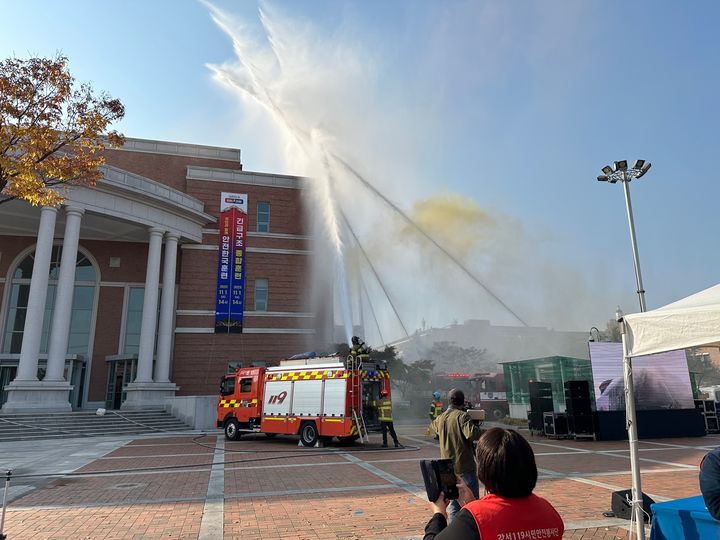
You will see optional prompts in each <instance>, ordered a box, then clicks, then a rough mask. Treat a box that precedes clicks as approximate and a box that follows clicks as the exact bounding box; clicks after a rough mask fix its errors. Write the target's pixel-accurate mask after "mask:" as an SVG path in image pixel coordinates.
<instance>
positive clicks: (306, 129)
mask: <svg viewBox="0 0 720 540" xmlns="http://www.w3.org/2000/svg"><path fill="white" fill-rule="evenodd" d="M0 9H2V13H3V16H2V18H0V58H5V57H8V56H19V57H23V56H28V55H39V56H51V55H54V54H55V53H56V52H58V51H59V52H62V53H63V54H65V55H67V56H68V57H69V60H70V69H71V71H72V72H73V74H74V75H75V77H76V78H77V79H78V80H80V81H89V82H92V84H93V86H94V87H95V88H96V89H98V90H104V91H107V92H108V93H110V94H111V95H113V96H116V97H118V98H120V99H121V100H122V101H123V103H124V104H125V106H126V117H125V119H124V120H123V121H122V122H121V123H120V124H118V126H117V127H118V129H119V130H120V131H121V132H123V133H124V134H125V135H126V136H130V137H139V138H149V139H160V140H171V141H180V142H188V143H197V144H207V145H218V146H227V147H234V148H241V150H242V156H243V157H242V161H243V165H244V168H245V170H253V171H262V172H269V173H282V174H298V175H307V176H314V175H315V174H318V175H319V176H321V177H322V176H323V174H325V173H323V171H322V168H321V167H319V165H318V159H319V158H318V156H319V155H325V154H327V155H330V156H331V158H332V159H335V158H339V157H340V158H342V160H344V162H346V163H349V164H351V165H352V166H353V167H354V168H355V169H356V170H358V171H360V173H361V174H362V175H364V176H365V177H366V179H368V180H370V181H371V183H373V184H374V185H375V186H376V187H377V189H378V190H379V191H381V192H382V193H383V194H384V195H385V196H386V197H387V198H388V199H390V200H391V201H393V202H394V203H395V204H396V205H397V206H398V207H399V208H400V209H401V210H403V211H404V212H406V213H407V214H408V215H410V216H411V217H412V218H413V219H414V220H416V221H417V222H419V223H421V225H422V227H423V229H424V230H425V231H426V232H429V233H430V234H431V235H432V236H433V237H434V238H435V239H436V240H438V242H439V243H440V244H441V245H443V246H446V247H447V249H448V250H450V251H451V252H452V254H453V255H455V256H456V257H457V258H459V260H460V261H461V262H462V263H463V265H464V266H465V267H466V268H468V269H469V270H470V272H471V273H472V274H473V275H475V276H476V277H477V278H478V279H479V281H481V282H482V283H483V284H484V285H485V286H486V287H487V288H488V289H490V290H492V291H493V294H495V295H496V296H497V297H499V298H500V299H502V301H503V302H504V303H506V305H508V306H509V307H510V308H511V310H512V311H513V312H515V313H516V314H518V315H519V316H520V317H521V318H522V319H523V320H524V321H525V322H527V323H529V324H533V325H540V326H546V327H550V328H556V329H562V330H587V329H589V327H590V326H598V327H601V328H602V327H604V324H605V321H606V320H607V319H609V318H611V317H612V316H613V314H614V312H615V308H616V307H617V306H618V305H619V306H621V308H622V309H623V310H624V311H625V312H626V313H630V312H635V311H638V309H639V308H638V301H637V295H636V293H635V290H636V285H635V276H634V272H633V264H632V253H631V247H630V240H629V234H628V225H627V218H626V215H625V204H624V199H623V193H622V186H620V185H617V184H616V185H610V184H604V183H600V182H597V180H596V177H597V175H598V174H600V168H601V167H602V166H603V165H605V164H608V163H611V162H612V161H613V160H619V159H628V160H635V159H638V158H642V159H646V160H648V161H650V162H652V169H651V170H650V172H649V173H648V174H647V175H646V176H645V177H643V178H642V179H640V180H637V181H634V182H633V183H632V184H631V194H632V201H633V210H634V214H635V216H634V217H635V224H636V231H637V238H638V246H639V255H640V262H641V269H642V275H643V281H644V286H645V290H646V291H647V292H646V299H647V305H648V308H649V309H652V308H655V307H660V306H662V305H664V304H667V303H669V302H672V301H674V300H677V299H679V298H682V297H684V296H686V295H688V294H691V293H693V292H696V291H699V290H701V289H703V288H706V287H709V286H711V285H714V284H716V283H717V282H718V281H720V280H719V279H718V277H720V272H718V271H717V270H716V268H718V267H720V250H719V249H717V248H716V246H715V244H716V243H717V242H716V237H717V232H718V230H720V212H717V211H716V206H717V201H718V200H720V197H719V195H720V193H719V191H720V187H718V182H717V178H716V176H717V175H716V167H714V163H713V159H714V158H713V155H715V153H716V151H717V150H716V149H717V146H718V145H717V134H716V126H717V125H718V124H719V123H720V122H719V120H720V108H719V107H718V106H717V96H718V95H720V79H719V77H720V69H718V68H720V54H718V52H720V47H719V45H720V36H719V35H718V33H717V32H716V31H715V28H714V24H713V21H716V20H717V19H718V15H720V4H718V3H717V2H712V1H696V2H692V3H684V2H677V1H672V2H671V1H664V0H638V1H635V2H625V1H620V0H609V1H590V0H588V1H583V2H577V1H571V0H567V1H560V0H557V1H531V0H526V1H523V2H504V1H500V0H493V1H482V0H474V1H459V0H456V1H448V2H433V1H423V0H417V1H415V0H412V1H411V0H407V1H403V0H397V1H394V2H385V1H379V0H378V1H369V0H362V1H343V0H293V1H289V0H287V1H279V2H270V1H268V2H262V3H258V2H257V1H255V0H247V1H241V0H217V1H215V2H211V3H204V2H198V1H194V0H154V1H152V2H147V1H145V0H125V1H123V2H97V1H89V0H82V1H81V0H73V1H70V0H64V1H62V0H58V1H54V2H47V1H38V0H25V1H23V2H17V1H15V0H0ZM253 70H255V71H253ZM249 75H250V77H249V78H248V76H249ZM253 77H255V79H253ZM248 81H250V82H248ZM259 88H260V89H261V92H260V94H259V95H260V96H261V97H262V96H265V97H266V98H267V99H264V100H263V99H260V98H258V97H257V95H256V96H255V97H253V92H256V91H257V90H258V89H259ZM268 96H271V97H272V99H270V98H269V97H268ZM273 107H275V109H273ZM298 133H301V134H302V137H305V136H306V135H307V138H306V139H303V140H304V142H298V141H299V139H298ZM324 153H325V154H324ZM337 163H339V161H337V162H336V164H335V169H332V170H330V171H329V172H328V171H325V172H326V173H327V174H326V176H327V178H325V179H324V182H325V183H326V184H328V185H331V191H332V195H331V197H334V198H335V199H336V201H335V202H334V203H333V204H337V205H338V207H340V208H343V209H344V210H343V211H344V212H345V213H347V214H348V215H350V216H354V217H353V218H352V220H351V221H353V222H354V225H353V228H354V229H355V230H356V232H357V233H358V236H359V238H360V243H361V245H362V246H363V249H364V250H365V251H366V252H367V253H368V254H369V256H370V257H372V258H373V260H375V261H376V264H377V268H376V270H377V271H378V272H379V273H380V275H381V276H382V280H383V281H384V285H386V286H387V288H388V290H389V291H390V295H389V296H391V299H392V300H394V303H395V304H396V308H397V309H398V311H399V312H400V318H401V319H404V325H405V326H406V329H407V330H409V331H412V330H414V329H416V328H418V327H420V326H421V325H422V322H423V321H424V322H425V324H428V325H434V326H442V325H444V324H448V323H450V322H452V321H455V320H459V321H462V320H464V319H468V318H477V319H491V320H492V321H493V322H494V323H495V324H518V320H517V318H516V317H514V316H512V315H511V314H509V312H508V311H507V310H505V309H504V308H502V306H500V305H499V304H498V303H497V302H496V301H494V300H493V299H492V298H491V297H490V296H489V295H488V293H487V292H485V291H483V290H481V289H482V288H481V287H479V286H478V285H477V283H475V282H473V281H472V280H470V279H468V278H467V275H464V273H463V271H461V270H459V267H457V266H456V265H454V264H453V263H451V262H449V261H448V259H447V257H446V256H445V255H444V254H440V253H439V252H438V251H437V248H435V247H433V246H432V245H430V244H428V242H427V241H426V240H423V238H422V237H421V236H422V235H420V234H418V233H417V231H415V230H413V229H412V227H409V226H408V225H407V223H405V222H403V220H402V219H399V218H398V216H397V213H396V212H394V211H390V210H389V209H388V207H387V205H386V204H385V203H384V202H382V201H380V200H379V199H378V197H377V196H373V195H370V194H369V193H368V191H367V190H366V189H365V188H363V187H362V186H361V185H360V184H358V183H357V181H356V179H354V178H352V175H348V173H347V171H345V172H342V171H341V169H342V167H341V166H340V165H337ZM318 183H319V184H322V182H320V181H319V182H318ZM326 187H327V186H326ZM318 205H319V206H322V202H319V203H318ZM385 227H387V229H385ZM345 244H346V246H347V247H346V248H345V249H346V255H347V254H348V253H349V252H352V251H353V250H354V251H355V252H356V253H355V256H356V257H357V256H358V254H357V248H353V247H352V245H351V244H352V242H349V241H348V240H347V238H346V239H345ZM360 267H361V268H360V269H359V270H357V272H359V273H361V274H362V273H364V274H365V281H364V282H363V283H362V285H364V286H365V288H366V289H367V290H368V294H367V295H366V296H365V297H364V299H361V298H362V297H363V295H362V293H360V292H357V299H356V303H357V304H358V306H356V307H355V311H356V312H359V311H360V310H361V308H360V307H359V305H361V304H362V305H364V306H365V308H364V312H365V315H364V316H365V317H368V312H369V310H370V305H369V304H374V306H373V307H374V308H375V309H376V313H375V317H376V318H377V319H378V320H379V324H378V325H376V326H377V327H384V326H388V327H391V326H393V325H394V326H395V328H394V329H392V330H388V332H387V334H391V335H392V336H393V337H400V336H398V335H397V334H399V333H401V330H400V329H399V328H398V324H397V321H395V322H393V317H394V315H393V314H392V310H390V309H389V307H390V306H389V304H388V302H387V299H383V298H381V297H382V296H383V293H381V291H380V289H379V287H378V285H379V284H378V282H377V280H375V279H374V277H373V276H372V273H371V272H370V271H369V267H368V265H367V264H364V265H363V263H360ZM350 273H351V274H352V272H350ZM360 285H361V284H356V288H357V290H360V289H361V286H360ZM352 288H353V287H352V286H351V289H352ZM420 291H422V293H421V294H419V292H420ZM368 299H371V300H370V301H369V300H368ZM356 316H359V315H356ZM388 337H390V336H388Z"/></svg>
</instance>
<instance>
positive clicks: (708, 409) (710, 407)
mask: <svg viewBox="0 0 720 540" xmlns="http://www.w3.org/2000/svg"><path fill="white" fill-rule="evenodd" d="M704 401H705V414H707V415H713V414H716V413H717V410H716V409H715V402H714V401H713V400H712V399H706V400H704Z"/></svg>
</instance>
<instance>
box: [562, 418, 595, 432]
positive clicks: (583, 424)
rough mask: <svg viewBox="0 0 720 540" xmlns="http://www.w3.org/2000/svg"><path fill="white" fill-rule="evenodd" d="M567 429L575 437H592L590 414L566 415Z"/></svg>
mask: <svg viewBox="0 0 720 540" xmlns="http://www.w3.org/2000/svg"><path fill="white" fill-rule="evenodd" d="M568 428H569V429H570V433H574V434H575V435H580V436H582V435H593V434H594V433H595V428H594V426H593V417H592V415H590V414H577V415H568Z"/></svg>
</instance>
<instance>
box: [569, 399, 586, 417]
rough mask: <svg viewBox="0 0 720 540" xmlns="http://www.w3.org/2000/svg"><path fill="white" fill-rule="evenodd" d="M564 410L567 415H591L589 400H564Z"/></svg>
mask: <svg viewBox="0 0 720 540" xmlns="http://www.w3.org/2000/svg"><path fill="white" fill-rule="evenodd" d="M565 410H566V411H567V413H568V414H569V415H571V416H572V415H577V414H592V406H591V405H590V398H565Z"/></svg>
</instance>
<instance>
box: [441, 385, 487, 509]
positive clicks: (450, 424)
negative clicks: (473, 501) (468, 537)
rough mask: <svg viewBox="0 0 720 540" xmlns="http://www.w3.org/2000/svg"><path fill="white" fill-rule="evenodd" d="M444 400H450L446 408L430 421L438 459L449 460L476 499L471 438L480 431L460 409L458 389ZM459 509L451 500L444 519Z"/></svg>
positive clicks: (461, 400)
mask: <svg viewBox="0 0 720 540" xmlns="http://www.w3.org/2000/svg"><path fill="white" fill-rule="evenodd" d="M448 401H449V402H450V406H449V407H448V409H447V410H446V411H445V412H444V413H442V414H441V415H440V416H438V417H437V418H436V419H435V420H434V421H433V423H432V427H433V429H434V430H435V433H437V434H438V436H439V437H440V458H441V459H452V460H453V465H454V467H455V474H458V475H460V476H461V477H462V479H463V481H464V482H465V484H466V485H467V486H468V487H469V488H470V491H472V493H473V495H474V496H475V498H478V497H479V496H480V484H479V482H478V477H477V468H476V465H475V455H474V451H473V441H477V440H478V439H479V438H480V436H481V435H482V430H481V429H480V426H479V425H477V424H476V423H475V422H473V420H472V418H470V415H469V414H468V413H467V412H465V410H463V405H464V404H465V394H464V393H463V391H462V390H458V389H453V390H450V392H449V393H448ZM459 511H460V504H458V502H457V501H451V502H450V504H449V505H448V507H447V513H448V520H451V519H452V518H453V517H454V516H455V514H456V513H457V512H459Z"/></svg>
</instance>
